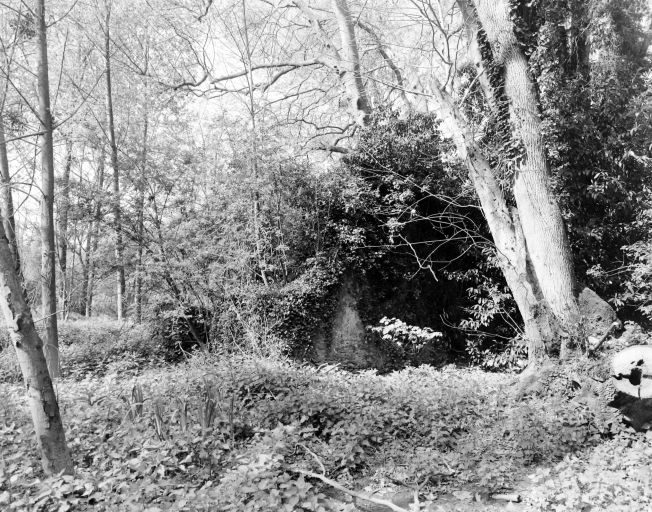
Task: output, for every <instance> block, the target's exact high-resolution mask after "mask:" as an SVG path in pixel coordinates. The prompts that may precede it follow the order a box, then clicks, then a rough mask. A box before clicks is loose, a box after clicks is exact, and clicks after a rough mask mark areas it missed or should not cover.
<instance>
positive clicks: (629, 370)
mask: <svg viewBox="0 0 652 512" xmlns="http://www.w3.org/2000/svg"><path fill="white" fill-rule="evenodd" d="M611 368H612V372H613V382H614V385H615V386H616V389H617V390H618V391H622V392H623V393H627V394H628V395H632V396H635V397H638V398H652V346H650V345H632V346H631V347H627V348H625V349H623V350H621V351H620V352H618V353H617V354H616V355H615V356H614V358H613V361H612V364H611Z"/></svg>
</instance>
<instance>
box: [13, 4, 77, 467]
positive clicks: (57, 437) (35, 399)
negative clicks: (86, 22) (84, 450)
mask: <svg viewBox="0 0 652 512" xmlns="http://www.w3.org/2000/svg"><path fill="white" fill-rule="evenodd" d="M40 4H41V6H42V5H43V0H41V2H40ZM3 221H4V219H3ZM3 225H4V222H3V223H2V225H0V309H2V313H3V315H4V318H5V323H6V326H7V328H8V330H9V335H10V337H11V342H12V344H13V346H14V348H15V349H16V356H17V358H18V363H19V364H20V369H21V372H22V374H23V380H24V382H25V387H26V390H27V400H28V402H29V408H30V412H31V414H32V422H33V424H34V431H35V434H36V442H37V444H38V447H39V450H40V452H41V464H42V465H43V470H44V471H45V473H46V474H47V475H54V474H57V473H60V472H64V473H66V474H72V473H73V464H72V459H71V458H70V452H69V451H68V447H67V445H66V435H65V432H64V430H63V424H62V422H61V415H60V413H59V405H58V404H57V399H56V396H55V393H54V389H53V386H52V379H51V378H50V374H49V371H48V365H47V362H46V360H45V355H44V354H43V342H42V340H41V338H40V337H39V335H38V334H37V332H36V328H35V327H34V321H33V319H32V314H31V312H30V308H29V305H28V304H27V299H26V297H25V292H24V291H23V288H22V283H21V281H20V278H19V276H18V274H17V273H16V271H15V268H14V263H15V260H14V257H13V254H12V252H11V247H10V245H9V241H8V240H7V237H6V235H5V233H4V227H3Z"/></svg>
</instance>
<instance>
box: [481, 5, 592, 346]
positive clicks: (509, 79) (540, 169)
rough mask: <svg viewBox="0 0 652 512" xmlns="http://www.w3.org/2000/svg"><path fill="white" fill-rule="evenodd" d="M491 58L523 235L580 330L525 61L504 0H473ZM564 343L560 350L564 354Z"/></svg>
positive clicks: (570, 329)
mask: <svg viewBox="0 0 652 512" xmlns="http://www.w3.org/2000/svg"><path fill="white" fill-rule="evenodd" d="M474 4H475V6H476V9H477V13H478V18H479V19H480V22H481V24H482V27H483V28H484V30H485V32H486V33H487V38H488V40H489V43H490V45H491V49H492V53H493V57H494V61H495V62H496V63H497V64H498V65H501V66H502V67H503V69H504V79H505V94H506V96H507V98H508V100H509V112H510V121H511V124H512V128H513V133H514V136H515V137H516V138H517V140H518V141H519V142H520V143H521V145H522V153H523V154H522V159H521V163H520V165H519V166H518V169H517V171H516V176H515V180H514V197H515V199H516V204H517V207H518V211H519V215H520V219H521V225H522V228H523V235H524V237H525V241H526V244H527V249H528V254H529V255H530V258H531V261H532V266H533V268H534V271H535V273H536V276H537V281H538V282H539V284H540V286H541V291H542V293H543V297H544V298H545V300H546V302H547V304H548V305H549V307H550V309H551V310H552V311H553V313H554V314H555V316H556V317H557V319H558V320H559V322H560V324H561V326H562V327H563V329H564V330H565V331H566V333H567V334H569V335H571V336H576V335H578V334H579V323H580V312H579V307H578V304H577V287H576V281H575V273H574V267H573V259H572V254H571V251H570V245H569V243H568V237H567V235H566V229H565V225H564V220H563V218H562V215H561V210H560V208H559V205H558V203H557V200H556V198H555V196H554V194H553V192H552V187H551V184H550V172H549V168H548V160H547V157H546V153H545V145H544V140H543V134H542V129H541V119H540V116H539V107H538V102H537V97H536V93H535V90H534V84H533V82H532V80H531V79H530V76H529V72H528V63H527V60H526V58H525V55H524V54H523V52H522V51H521V49H520V47H519V44H518V40H517V39H516V36H515V34H514V26H513V23H512V21H511V19H510V13H509V2H508V1H507V0H475V1H474ZM564 352H565V344H562V354H561V356H562V357H564V356H565V354H564Z"/></svg>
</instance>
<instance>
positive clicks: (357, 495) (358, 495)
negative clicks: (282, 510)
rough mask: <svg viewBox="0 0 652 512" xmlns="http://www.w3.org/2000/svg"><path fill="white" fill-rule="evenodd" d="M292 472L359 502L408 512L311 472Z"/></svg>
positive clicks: (297, 470) (399, 511) (389, 502)
mask: <svg viewBox="0 0 652 512" xmlns="http://www.w3.org/2000/svg"><path fill="white" fill-rule="evenodd" d="M292 471H294V472H295V473H299V474H301V475H304V476H307V477H309V478H316V479H317V480H321V481H322V482H324V483H325V484H327V485H330V486H331V487H333V488H334V489H337V490H338V491H342V492H344V493H346V494H348V495H350V496H353V497H354V498H359V499H361V500H365V501H368V502H370V503H375V504H376V505H383V506H385V507H387V508H389V509H391V510H393V511H394V512H410V511H409V510H408V509H406V508H403V507H399V506H398V505H394V503H392V502H391V501H389V500H384V499H382V498H374V497H372V496H369V495H367V494H363V493H361V492H357V491H352V490H351V489H347V488H346V487H344V486H343V485H341V484H339V483H337V482H336V481H335V480H331V479H330V478H326V477H325V476H323V475H320V474H317V473H313V472H312V471H305V470H303V469H292Z"/></svg>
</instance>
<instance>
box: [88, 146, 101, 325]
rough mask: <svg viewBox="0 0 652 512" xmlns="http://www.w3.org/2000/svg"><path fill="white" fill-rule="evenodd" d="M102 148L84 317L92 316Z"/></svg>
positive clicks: (98, 227)
mask: <svg viewBox="0 0 652 512" xmlns="http://www.w3.org/2000/svg"><path fill="white" fill-rule="evenodd" d="M104 158H105V153H104V146H103V145H102V148H101V149H100V156H99V161H98V165H97V196H98V197H97V200H96V202H95V215H94V218H93V221H92V224H91V232H90V233H89V240H92V242H88V243H87V247H88V246H89V245H90V251H89V252H88V253H87V262H88V263H87V266H88V285H87V286H86V317H87V318H90V317H91V316H93V291H94V290H93V288H94V284H95V255H96V254H97V246H98V241H99V238H100V223H101V222H102V202H101V200H100V197H101V195H102V192H103V190H104Z"/></svg>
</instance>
